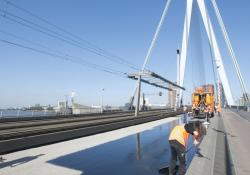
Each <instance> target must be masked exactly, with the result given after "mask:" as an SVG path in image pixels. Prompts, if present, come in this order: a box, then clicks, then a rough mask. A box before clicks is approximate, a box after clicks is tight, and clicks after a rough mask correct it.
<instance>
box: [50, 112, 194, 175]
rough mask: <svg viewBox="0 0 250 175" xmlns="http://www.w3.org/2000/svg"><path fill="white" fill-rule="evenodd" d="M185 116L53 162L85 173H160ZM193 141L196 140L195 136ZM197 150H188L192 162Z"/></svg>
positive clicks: (95, 174)
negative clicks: (171, 138)
mask: <svg viewBox="0 0 250 175" xmlns="http://www.w3.org/2000/svg"><path fill="white" fill-rule="evenodd" d="M183 120H187V119H186V118H185V117H180V119H179V120H175V121H173V122H169V123H165V124H162V125H160V126H157V127H155V128H153V129H152V130H147V131H144V132H141V133H137V134H135V135H131V136H128V137H125V138H122V139H119V140H115V141H112V142H108V143H105V144H102V145H98V146H96V147H92V148H89V149H86V150H82V151H79V152H75V153H72V154H68V155H65V156H61V157H58V158H56V159H54V160H51V161H49V163H51V164H54V165H57V166H62V167H66V168H70V169H74V170H78V171H81V174H84V175H99V174H109V175H112V174H119V175H128V174H136V175H140V174H143V175H156V174H158V168H160V167H162V166H164V165H166V164H168V161H169V158H170V150H169V144H168V136H169V132H170V131H171V129H172V128H173V127H174V126H175V125H177V124H179V123H183ZM189 143H190V144H192V138H190V140H189ZM194 153H195V149H192V150H191V151H189V152H188V154H187V163H188V164H189V163H190V161H191V160H192V157H193V155H194Z"/></svg>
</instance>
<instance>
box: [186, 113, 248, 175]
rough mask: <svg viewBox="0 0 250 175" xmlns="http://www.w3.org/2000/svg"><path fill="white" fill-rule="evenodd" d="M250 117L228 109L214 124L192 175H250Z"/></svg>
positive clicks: (199, 152) (205, 139)
mask: <svg viewBox="0 0 250 175" xmlns="http://www.w3.org/2000/svg"><path fill="white" fill-rule="evenodd" d="M249 119H250V113H247V112H243V111H239V112H236V111H231V110H229V109H226V110H224V111H223V113H222V116H221V117H218V116H216V117H215V118H213V119H212V120H211V125H210V127H209V129H208V133H207V136H206V137H205V138H204V140H203V141H202V143H201V145H200V146H199V150H198V154H196V155H195V157H194V159H193V160H192V162H191V165H190V166H189V168H188V171H187V173H186V174H188V175H198V174H199V175H200V174H203V175H212V174H214V175H224V174H225V175H248V174H250V163H249V162H250V154H249V147H250V137H249V133H250V120H249Z"/></svg>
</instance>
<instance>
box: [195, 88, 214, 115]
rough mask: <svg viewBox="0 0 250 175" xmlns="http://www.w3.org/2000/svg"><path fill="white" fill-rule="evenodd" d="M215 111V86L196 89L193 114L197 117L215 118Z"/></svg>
mask: <svg viewBox="0 0 250 175" xmlns="http://www.w3.org/2000/svg"><path fill="white" fill-rule="evenodd" d="M214 109H215V98H214V85H212V84H208V85H203V86H200V87H196V88H195V90H194V92H193V94H192V113H193V115H194V116H195V117H209V118H211V117H213V116H214Z"/></svg>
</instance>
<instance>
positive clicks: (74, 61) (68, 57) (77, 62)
mask: <svg viewBox="0 0 250 175" xmlns="http://www.w3.org/2000/svg"><path fill="white" fill-rule="evenodd" d="M0 42H2V43H5V44H8V45H12V46H16V47H19V48H23V49H27V50H31V51H33V52H38V53H41V54H44V55H48V56H51V57H54V58H59V59H61V60H65V61H69V62H72V63H75V64H79V65H82V66H85V67H90V68H93V69H96V70H99V71H103V72H107V73H110V74H113V75H118V76H123V77H126V76H125V75H127V73H125V72H121V71H118V70H114V69H111V68H107V67H104V66H101V65H97V64H94V63H90V62H87V61H84V60H74V59H72V58H71V57H70V56H63V55H58V54H55V53H51V52H48V51H45V50H41V49H37V48H33V47H30V46H26V45H23V44H20V43H16V42H12V41H9V40H5V39H0Z"/></svg>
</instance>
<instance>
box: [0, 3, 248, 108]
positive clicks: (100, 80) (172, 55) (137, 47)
mask: <svg viewBox="0 0 250 175" xmlns="http://www.w3.org/2000/svg"><path fill="white" fill-rule="evenodd" d="M12 2H13V3H15V4H17V5H18V6H20V7H23V8H25V9H27V10H29V11H31V12H33V13H35V14H36V15H38V16H40V17H42V18H44V19H46V20H48V21H50V22H51V23H53V24H55V25H57V26H60V27H61V28H63V29H65V30H67V31H69V32H71V33H73V34H75V35H77V36H79V37H81V38H83V39H85V40H87V41H89V42H91V43H93V44H95V45H97V46H99V47H100V48H102V49H105V50H107V51H109V52H111V53H113V54H115V55H117V56H120V57H122V58H124V59H126V60H127V61H129V62H131V63H133V64H135V65H136V66H138V67H141V65H142V63H143V60H144V58H145V55H146V52H147V49H148V47H149V45H150V42H151V39H152V36H153V34H154V32H155V29H156V26H157V24H158V22H159V19H160V16H161V13H162V11H163V9H164V6H165V3H166V1H165V0H147V1H145V0H126V1H125V0H105V1H103V0H74V1H70V0H53V1H51V0H43V1H34V0H33V1H32V0H19V1H17V0H12ZM207 2H209V1H207ZM217 3H218V6H219V8H220V11H221V15H222V17H223V19H224V23H225V25H226V27H227V30H228V34H229V37H230V39H231V42H232V45H233V47H234V50H235V52H236V56H237V58H238V62H239V64H240V68H241V71H242V74H243V76H244V78H245V81H246V84H247V88H248V89H249V90H250V77H249V76H248V75H249V66H250V59H249V55H250V54H249V49H250V44H249V40H250V36H249V33H248V32H249V31H250V22H249V18H250V1H246V0H239V1H223V0H217ZM207 5H208V9H209V13H210V15H211V18H212V19H215V16H214V12H213V11H212V9H211V4H210V3H207ZM0 9H1V10H7V12H10V13H13V14H15V15H17V16H19V17H22V18H25V19H27V20H30V21H32V22H33V23H35V24H39V25H42V26H44V27H48V28H50V29H52V30H55V31H56V29H55V28H53V27H51V26H48V25H47V24H45V23H42V22H41V21H39V20H37V19H35V18H32V17H31V16H29V15H27V14H26V13H23V12H22V11H20V10H18V9H16V8H14V7H12V6H11V5H7V4H6V3H5V2H4V0H0ZM184 13H185V1H183V0H174V1H172V3H171V5H170V9H169V13H168V14H167V17H166V20H165V22H164V25H163V27H162V31H161V33H160V37H159V40H158V41H157V45H156V47H155V49H154V51H153V55H152V57H151V59H150V61H149V64H148V69H150V70H152V71H155V72H156V73H159V74H160V75H162V76H164V77H166V78H167V79H169V80H172V81H175V79H176V48H177V47H178V45H180V43H181V37H182V30H183V29H182V28H183V20H184V19H183V18H184ZM197 14H199V13H197ZM198 19H199V18H198ZM198 21H199V20H198ZM213 21H214V22H213V25H214V28H215V30H216V35H217V38H218V42H219V45H220V48H221V51H222V55H223V59H224V65H225V67H226V72H227V74H228V77H229V81H230V85H231V88H232V91H233V95H234V97H235V98H238V97H239V96H240V95H241V89H240V86H239V83H238V80H237V79H236V75H235V71H234V68H233V66H232V62H231V59H230V57H229V55H228V53H227V50H226V45H225V43H224V42H223V37H222V35H221V32H220V29H219V27H218V24H217V22H216V21H215V20H213ZM200 24H201V25H197V23H196V24H194V25H193V29H191V39H190V43H193V44H192V47H191V48H190V49H189V50H190V51H189V58H188V60H189V61H188V63H187V71H186V72H187V73H186V79H185V83H184V84H185V87H187V88H188V89H189V90H188V92H186V94H185V98H186V100H185V101H190V92H191V91H192V89H193V86H194V85H198V84H199V83H201V81H200V82H199V81H197V80H200V79H201V77H204V76H205V77H206V78H205V81H204V80H203V81H204V82H206V83H213V74H212V66H211V61H210V60H211V58H210V53H209V46H208V44H207V37H206V35H205V32H204V29H203V26H202V23H201V22H200ZM197 26H200V30H201V36H202V38H201V43H202V52H203V55H204V56H203V57H201V59H203V62H204V64H205V70H204V72H205V73H200V70H197V71H196V68H197V69H199V68H198V67H199V64H198V63H200V62H201V60H199V58H200V57H199V56H197V55H198V53H199V51H197V50H199V49H198V48H199V45H197V42H196V43H195V41H196V40H197V36H196V31H197V28H195V27H197ZM0 30H1V31H7V32H9V33H12V34H15V35H18V36H20V37H22V38H25V39H27V40H31V41H33V42H36V43H39V44H41V45H44V46H46V47H49V48H50V49H53V50H59V51H60V52H63V53H64V54H68V55H73V56H74V57H77V58H79V57H80V58H83V59H84V60H86V61H88V62H92V63H95V64H98V65H102V66H106V67H110V68H112V69H115V70H119V71H122V72H134V71H135V70H133V69H130V68H129V67H127V66H125V65H121V64H116V63H114V62H111V61H109V60H107V59H105V58H104V57H100V56H98V55H96V54H92V53H90V52H88V51H86V50H83V49H80V48H78V47H75V46H72V45H69V44H66V43H64V42H62V41H60V40H57V39H55V38H51V37H49V36H47V35H44V34H42V33H39V32H37V31H34V30H32V29H29V28H27V27H24V26H22V25H20V24H17V23H13V22H12V21H9V20H7V19H6V18H3V17H2V16H1V17H0ZM57 32H59V31H57ZM192 36H193V38H192ZM0 39H5V40H8V41H12V42H16V43H20V44H23V45H26V46H29V47H35V48H39V49H43V48H40V47H38V46H35V45H33V44H31V43H28V42H24V41H22V40H18V39H16V38H13V37H10V36H8V35H6V34H4V33H1V32H0ZM0 48H1V52H0V65H1V69H0V78H1V82H2V83H1V93H0V99H1V100H0V107H9V106H28V105H34V104H36V103H40V104H52V105H55V104H56V103H57V101H58V100H63V99H64V98H65V95H66V94H69V92H70V91H75V92H76V101H77V102H79V103H82V104H85V105H91V104H95V105H98V104H99V103H100V96H101V93H102V90H101V89H102V88H104V89H105V90H104V92H103V96H104V103H105V104H110V105H123V104H124V103H125V102H127V101H128V99H129V97H130V96H131V95H132V91H133V89H134V86H135V82H134V81H132V80H129V79H126V78H122V77H119V76H116V75H112V74H109V73H105V72H102V71H98V70H95V69H92V68H89V67H85V66H82V65H79V64H74V63H71V62H69V61H65V60H61V59H58V58H55V57H51V56H48V55H44V54H39V53H37V52H33V51H30V50H26V49H23V48H18V47H14V46H11V45H7V44H5V43H1V42H0ZM191 58H192V59H191ZM203 74H204V75H203ZM143 91H144V92H145V93H155V92H159V91H160V89H157V88H152V87H149V86H146V85H143ZM163 93H164V95H163V96H162V97H156V96H155V97H154V96H150V100H151V102H152V103H162V102H165V101H166V99H167V97H166V94H167V92H163Z"/></svg>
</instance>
